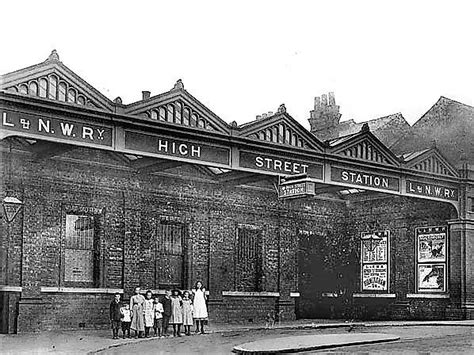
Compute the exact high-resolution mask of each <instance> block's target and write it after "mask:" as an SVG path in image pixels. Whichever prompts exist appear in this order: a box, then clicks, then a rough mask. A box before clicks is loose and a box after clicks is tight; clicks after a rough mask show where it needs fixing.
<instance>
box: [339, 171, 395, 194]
mask: <svg viewBox="0 0 474 355" xmlns="http://www.w3.org/2000/svg"><path fill="white" fill-rule="evenodd" d="M331 180H332V181H336V182H342V183H346V184H350V185H357V186H361V187H372V188H377V189H381V190H391V191H398V190H399V185H400V184H399V179H398V178H395V177H391V176H385V175H380V174H373V173H367V172H362V171H355V170H348V169H342V168H338V167H331Z"/></svg>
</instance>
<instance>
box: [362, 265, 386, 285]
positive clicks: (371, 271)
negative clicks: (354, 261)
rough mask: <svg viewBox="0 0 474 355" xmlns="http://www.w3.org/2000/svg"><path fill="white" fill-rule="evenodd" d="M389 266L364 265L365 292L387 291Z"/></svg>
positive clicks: (363, 280)
mask: <svg viewBox="0 0 474 355" xmlns="http://www.w3.org/2000/svg"><path fill="white" fill-rule="evenodd" d="M387 286H388V272H387V264H385V263H383V264H364V265H363V266H362V290H363V291H387V289H388V288H387Z"/></svg>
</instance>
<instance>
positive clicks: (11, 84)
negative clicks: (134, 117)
mask: <svg viewBox="0 0 474 355" xmlns="http://www.w3.org/2000/svg"><path fill="white" fill-rule="evenodd" d="M0 79H1V80H0V89H1V90H6V91H10V92H14V93H19V94H23V95H28V96H34V97H39V98H44V99H50V100H55V101H60V102H66V103H70V104H77V105H82V106H88V107H94V108H99V109H104V110H108V111H111V110H112V103H111V102H110V100H109V99H108V98H107V97H105V96H104V95H102V94H101V93H100V92H99V91H98V90H96V89H95V88H93V87H92V86H91V85H89V84H88V83H87V82H86V81H84V80H83V79H81V78H80V77H79V76H78V75H76V74H75V73H74V72H73V71H72V70H70V69H69V68H68V67H66V66H65V65H64V64H63V63H62V62H60V61H59V56H58V55H57V53H56V51H53V52H52V53H51V55H50V56H49V57H48V59H47V60H46V61H44V62H43V63H40V64H36V65H33V66H31V67H27V68H24V69H20V70H17V71H14V72H12V73H9V74H6V75H2V76H1V77H0Z"/></svg>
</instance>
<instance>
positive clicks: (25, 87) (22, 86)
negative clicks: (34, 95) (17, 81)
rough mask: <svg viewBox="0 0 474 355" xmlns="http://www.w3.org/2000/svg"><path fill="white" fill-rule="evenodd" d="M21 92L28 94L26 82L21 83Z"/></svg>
mask: <svg viewBox="0 0 474 355" xmlns="http://www.w3.org/2000/svg"><path fill="white" fill-rule="evenodd" d="M20 94H25V95H27V94H28V86H26V85H25V84H22V85H20Z"/></svg>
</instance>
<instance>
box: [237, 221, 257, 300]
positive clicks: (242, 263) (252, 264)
mask: <svg viewBox="0 0 474 355" xmlns="http://www.w3.org/2000/svg"><path fill="white" fill-rule="evenodd" d="M262 259H263V258H262V231H261V230H259V229H255V228H249V227H239V228H238V229H237V238H236V255H235V289H236V290H237V291H249V292H252V291H257V292H258V291H262V276H263V272H262Z"/></svg>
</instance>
